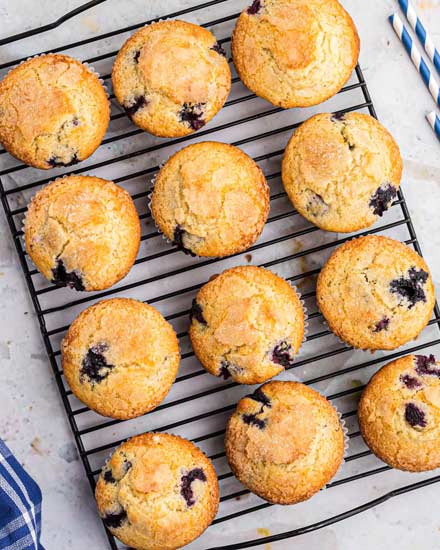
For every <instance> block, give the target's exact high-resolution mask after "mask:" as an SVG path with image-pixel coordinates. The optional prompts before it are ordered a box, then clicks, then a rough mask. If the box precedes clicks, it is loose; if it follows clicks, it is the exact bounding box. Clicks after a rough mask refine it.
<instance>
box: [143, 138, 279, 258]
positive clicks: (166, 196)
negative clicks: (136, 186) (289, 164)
mask: <svg viewBox="0 0 440 550" xmlns="http://www.w3.org/2000/svg"><path fill="white" fill-rule="evenodd" d="M269 201H270V198H269V186H268V185H267V183H266V179H265V177H264V174H263V172H262V171H261V170H260V168H259V167H258V165H257V164H256V163H255V162H254V161H253V160H252V159H251V158H250V157H248V156H247V155H246V154H245V153H243V151H241V150H240V149H238V148H237V147H233V146H232V145H227V144H226V143H216V142H203V143H195V144H193V145H189V146H188V147H185V148H184V149H182V150H181V151H179V152H177V153H176V154H175V155H173V156H172V157H171V158H170V159H169V160H168V161H167V162H166V163H165V165H164V166H163V168H162V170H161V171H160V172H159V175H158V176H157V179H156V183H155V186H154V191H153V195H152V200H151V212H152V214H153V218H154V220H155V222H156V225H157V226H158V228H159V229H160V230H161V231H162V233H163V234H164V235H165V236H166V237H167V238H168V239H169V240H171V241H173V242H174V244H176V245H177V246H178V247H179V248H180V249H181V250H183V251H184V252H186V253H189V254H191V255H196V256H210V257H223V256H230V255H231V254H237V253H240V252H243V251H244V250H246V249H247V248H249V247H250V246H251V245H253V244H254V243H255V241H256V240H257V239H258V237H259V235H260V233H261V232H262V231H263V227H264V224H265V223H266V220H267V216H268V214H269Z"/></svg>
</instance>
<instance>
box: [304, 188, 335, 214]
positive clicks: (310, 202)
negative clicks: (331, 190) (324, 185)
mask: <svg viewBox="0 0 440 550" xmlns="http://www.w3.org/2000/svg"><path fill="white" fill-rule="evenodd" d="M329 208H330V207H329V205H328V204H327V203H326V202H325V200H324V199H323V198H322V197H321V195H318V193H315V192H314V191H312V190H311V189H309V190H308V199H307V210H308V211H309V212H310V213H311V214H312V216H324V215H325V214H327V212H328V210H329Z"/></svg>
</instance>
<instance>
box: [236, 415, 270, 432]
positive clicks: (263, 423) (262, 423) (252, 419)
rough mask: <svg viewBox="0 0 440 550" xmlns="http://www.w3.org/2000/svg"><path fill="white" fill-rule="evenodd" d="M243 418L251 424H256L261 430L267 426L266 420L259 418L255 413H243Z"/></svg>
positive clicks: (246, 422)
mask: <svg viewBox="0 0 440 550" xmlns="http://www.w3.org/2000/svg"><path fill="white" fill-rule="evenodd" d="M258 414H260V413H258ZM242 418H243V422H244V423H245V424H249V426H256V427H257V428H258V429H259V430H263V429H264V428H265V427H266V420H261V419H260V418H257V415H255V414H243V415H242Z"/></svg>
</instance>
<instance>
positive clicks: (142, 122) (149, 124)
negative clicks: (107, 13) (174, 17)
mask: <svg viewBox="0 0 440 550" xmlns="http://www.w3.org/2000/svg"><path fill="white" fill-rule="evenodd" d="M112 81H113V88H114V91H115V95H116V97H117V99H118V101H119V103H120V104H121V105H122V106H123V107H124V108H125V110H126V111H127V113H128V114H129V116H130V117H131V118H132V119H133V121H134V122H135V124H137V125H138V126H140V127H141V128H143V129H144V130H147V131H148V132H151V133H152V134H155V135H157V136H163V137H177V136H184V135H187V134H191V133H192V132H194V131H196V130H199V129H200V128H201V127H202V126H204V125H205V124H206V123H207V122H208V121H209V120H211V119H212V118H213V116H214V115H215V114H216V113H217V112H218V111H219V110H220V109H221V108H222V106H223V104H224V102H225V101H226V98H227V96H228V94H229V91H230V89H231V71H230V69H229V64H228V62H227V60H226V58H225V55H224V52H223V50H222V48H221V46H220V45H219V44H218V43H217V41H216V39H215V37H214V35H213V34H212V33H211V32H210V31H208V30H207V29H205V28H203V27H199V26H198V25H194V24H193V23H188V22H186V21H160V22H158V23H153V24H151V25H148V26H146V27H144V28H142V29H140V30H139V31H137V32H136V33H135V34H134V35H133V36H132V37H131V38H129V39H128V40H127V41H126V42H125V44H124V45H123V46H122V48H121V50H120V52H119V53H118V55H117V57H116V60H115V64H114V67H113V73H112Z"/></svg>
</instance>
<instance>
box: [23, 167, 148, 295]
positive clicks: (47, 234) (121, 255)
mask: <svg viewBox="0 0 440 550" xmlns="http://www.w3.org/2000/svg"><path fill="white" fill-rule="evenodd" d="M24 233H25V242H26V250H27V252H28V254H29V256H30V258H31V259H32V261H33V262H34V264H35V265H36V266H37V268H38V269H39V271H40V272H41V273H42V275H44V276H45V277H46V278H47V279H49V280H50V281H52V283H54V284H56V285H58V286H68V287H70V288H74V289H75V290H87V291H92V290H103V289H105V288H109V287H111V286H112V285H114V284H115V283H117V282H118V281H119V280H120V279H122V278H123V277H124V276H125V275H126V274H127V273H128V272H129V271H130V268H131V266H132V265H133V263H134V261H135V258H136V254H137V252H138V249H139V244H140V233H141V230H140V222H139V217H138V215H137V212H136V208H135V206H134V203H133V201H132V199H131V197H130V195H129V194H128V193H127V192H126V191H125V190H124V189H121V188H120V187H118V186H117V185H115V184H114V183H113V182H111V181H107V180H103V179H100V178H95V177H92V176H67V177H65V178H61V179H57V180H56V181H53V182H52V183H50V184H49V185H47V186H46V187H43V189H41V190H40V191H38V193H37V194H36V195H35V197H34V198H33V200H32V202H31V203H30V205H29V209H28V212H27V215H26V222H25V229H24Z"/></svg>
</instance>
